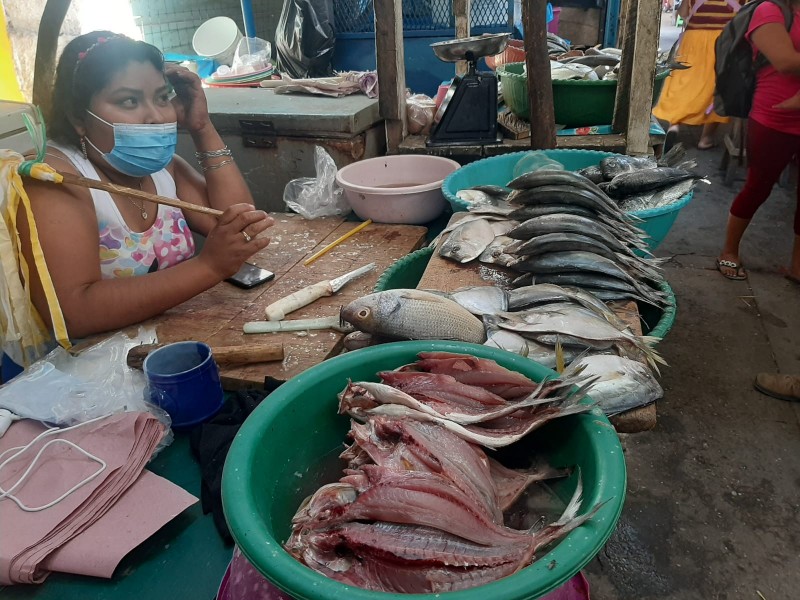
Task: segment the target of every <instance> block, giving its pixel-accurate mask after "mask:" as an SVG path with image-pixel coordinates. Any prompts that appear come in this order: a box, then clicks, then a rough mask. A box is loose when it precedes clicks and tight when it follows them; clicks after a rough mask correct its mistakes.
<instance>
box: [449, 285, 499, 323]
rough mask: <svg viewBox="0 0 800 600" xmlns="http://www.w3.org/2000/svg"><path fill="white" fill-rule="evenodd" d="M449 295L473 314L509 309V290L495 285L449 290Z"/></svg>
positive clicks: (479, 314)
mask: <svg viewBox="0 0 800 600" xmlns="http://www.w3.org/2000/svg"><path fill="white" fill-rule="evenodd" d="M446 295H447V297H448V298H450V299H451V300H454V301H455V302H458V304H460V305H461V306H463V307H464V308H466V309H467V310H468V311H469V312H471V313H472V314H473V315H478V316H481V315H485V314H491V313H495V312H503V311H506V310H508V292H506V291H505V290H504V289H502V288H500V287H497V286H494V285H475V286H467V287H462V288H458V289H456V290H453V291H452V292H447V294H446Z"/></svg>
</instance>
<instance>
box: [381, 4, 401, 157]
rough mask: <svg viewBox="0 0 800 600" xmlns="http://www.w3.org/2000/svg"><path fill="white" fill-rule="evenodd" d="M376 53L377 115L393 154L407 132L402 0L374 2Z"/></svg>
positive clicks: (387, 145)
mask: <svg viewBox="0 0 800 600" xmlns="http://www.w3.org/2000/svg"><path fill="white" fill-rule="evenodd" d="M375 54H376V63H377V66H378V104H379V107H380V115H381V117H382V118H383V119H385V120H386V148H387V150H388V152H389V153H395V152H397V149H398V147H399V146H400V143H401V142H402V141H403V140H404V139H405V137H406V135H407V131H408V129H407V119H406V69H405V60H404V55H403V11H402V2H401V0H381V1H380V2H375Z"/></svg>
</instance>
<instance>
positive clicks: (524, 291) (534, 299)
mask: <svg viewBox="0 0 800 600" xmlns="http://www.w3.org/2000/svg"><path fill="white" fill-rule="evenodd" d="M507 294H508V310H511V311H516V310H522V309H526V308H530V307H532V306H538V305H545V306H547V305H552V304H555V303H559V302H575V303H577V304H580V305H581V306H584V307H585V308H588V309H589V310H592V311H593V312H595V313H597V314H598V315H601V316H603V317H604V318H605V319H606V320H608V321H609V322H610V323H612V324H613V325H614V326H615V327H618V328H622V329H624V328H625V327H626V325H625V324H624V323H622V322H621V321H620V319H619V317H617V315H616V313H614V311H612V310H611V309H610V308H608V306H606V305H605V304H604V303H603V302H602V301H601V300H599V299H598V298H597V297H596V296H594V295H592V294H590V293H587V292H585V291H583V290H581V289H578V288H572V287H561V286H558V285H554V284H547V283H538V284H536V285H529V286H525V287H521V288H517V289H514V290H509V291H508V292H507Z"/></svg>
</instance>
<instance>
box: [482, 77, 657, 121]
mask: <svg viewBox="0 0 800 600" xmlns="http://www.w3.org/2000/svg"><path fill="white" fill-rule="evenodd" d="M524 65H525V63H511V64H507V65H503V66H502V67H498V68H497V74H498V76H499V77H500V82H501V83H502V84H503V98H504V100H505V103H506V104H507V105H508V107H509V108H510V109H511V112H513V113H514V114H515V115H517V116H518V117H521V118H523V119H525V120H526V121H527V120H529V119H530V107H529V106H528V76H527V75H524V74H523V67H524ZM668 75H669V72H668V71H665V72H663V73H659V74H658V75H656V78H655V81H654V82H653V106H655V105H656V103H657V102H658V98H659V96H660V95H661V90H662V89H663V88H664V81H666V79H667V76H668ZM616 95H617V82H616V81H581V80H554V81H553V112H554V116H555V121H556V123H557V124H559V125H564V126H565V127H569V128H572V127H589V126H591V125H610V124H611V121H612V119H613V117H614V100H615V98H616Z"/></svg>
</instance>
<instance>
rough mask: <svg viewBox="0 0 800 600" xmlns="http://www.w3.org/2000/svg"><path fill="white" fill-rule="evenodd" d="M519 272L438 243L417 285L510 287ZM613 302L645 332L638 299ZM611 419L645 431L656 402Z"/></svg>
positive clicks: (625, 428)
mask: <svg viewBox="0 0 800 600" xmlns="http://www.w3.org/2000/svg"><path fill="white" fill-rule="evenodd" d="M467 214H469V213H465V212H461V213H456V214H454V215H453V217H452V219H451V221H450V224H453V223H456V222H458V220H460V219H461V218H462V217H463V216H464V215H467ZM445 239H447V237H446V236H442V239H441V240H440V241H439V246H440V245H441V244H442V243H443V242H444V240H445ZM518 275H519V273H517V272H515V271H513V270H511V269H507V268H504V267H500V266H498V265H490V264H483V263H480V262H478V261H472V262H469V263H466V264H459V263H457V262H454V261H452V260H447V259H444V258H442V257H441V256H439V248H438V246H437V248H436V250H435V251H434V252H433V255H432V256H431V259H430V261H429V262H428V266H427V267H426V268H425V273H423V275H422V279H420V282H419V284H417V289H421V290H425V289H429V290H439V291H442V292H451V291H453V290H455V289H457V288H460V287H467V286H472V285H496V286H499V287H503V288H510V287H511V281H512V280H513V279H514V278H515V277H517V276H518ZM610 306H611V308H612V309H613V310H614V312H615V313H617V315H618V316H619V317H620V318H621V319H622V320H623V321H625V323H627V324H628V325H629V326H630V328H631V330H632V331H633V332H634V333H635V334H636V335H641V334H642V326H641V319H640V318H639V309H638V307H637V306H636V303H635V302H624V303H623V302H614V303H611V304H610ZM610 420H611V423H612V424H613V425H614V427H615V428H616V430H617V431H618V432H619V433H637V432H639V431H646V430H648V429H652V428H653V427H655V425H656V405H655V403H653V404H650V405H648V406H643V407H641V408H635V409H633V410H629V411H627V412H624V413H621V414H619V415H616V416H614V417H611V419H610Z"/></svg>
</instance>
